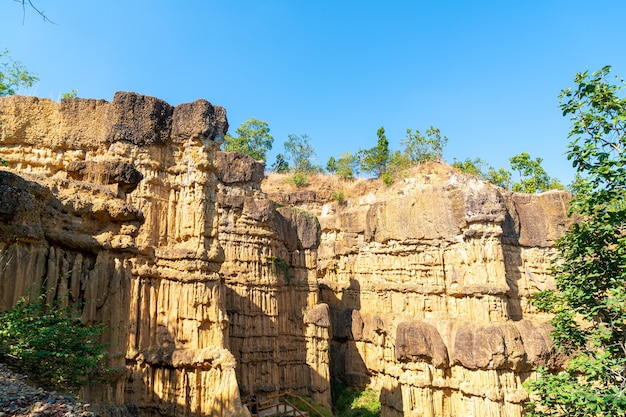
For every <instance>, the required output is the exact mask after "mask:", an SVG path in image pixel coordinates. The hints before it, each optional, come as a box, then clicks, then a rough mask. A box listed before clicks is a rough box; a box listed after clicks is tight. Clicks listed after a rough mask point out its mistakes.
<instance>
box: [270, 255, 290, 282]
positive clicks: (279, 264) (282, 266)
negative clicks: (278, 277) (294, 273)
mask: <svg viewBox="0 0 626 417" xmlns="http://www.w3.org/2000/svg"><path fill="white" fill-rule="evenodd" d="M267 260H268V262H269V263H270V265H272V269H273V270H274V273H275V274H278V271H279V270H280V271H282V273H283V277H284V278H285V281H287V284H291V275H289V264H288V263H287V261H285V260H284V259H283V258H281V257H280V256H268V257H267Z"/></svg>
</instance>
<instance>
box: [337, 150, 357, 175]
mask: <svg viewBox="0 0 626 417" xmlns="http://www.w3.org/2000/svg"><path fill="white" fill-rule="evenodd" d="M356 169H357V161H356V158H355V157H354V156H353V155H352V154H351V153H350V152H345V153H342V154H341V155H340V156H339V159H338V160H337V169H336V173H337V175H338V176H339V177H341V178H343V179H344V180H346V181H351V180H353V179H354V171H356Z"/></svg>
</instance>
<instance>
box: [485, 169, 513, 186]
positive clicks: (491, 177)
mask: <svg viewBox="0 0 626 417" xmlns="http://www.w3.org/2000/svg"><path fill="white" fill-rule="evenodd" d="M483 179H484V180H485V181H489V182H490V183H492V184H494V185H497V186H498V187H502V188H504V189H505V190H510V189H511V171H509V170H507V169H504V168H500V169H497V170H496V169H495V168H494V167H491V166H490V167H489V169H488V170H487V172H486V173H485V175H484V177H483Z"/></svg>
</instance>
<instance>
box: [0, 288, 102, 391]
mask: <svg viewBox="0 0 626 417" xmlns="http://www.w3.org/2000/svg"><path fill="white" fill-rule="evenodd" d="M104 331H105V328H104V326H103V325H97V326H94V325H85V324H83V323H82V322H81V320H80V319H79V318H77V317H76V307H60V306H58V305H54V306H50V305H46V304H45V295H42V296H40V297H38V298H37V299H35V300H34V301H29V300H28V299H27V298H22V299H20V300H19V301H18V302H17V304H16V305H15V306H14V307H13V308H11V309H9V310H7V311H4V312H2V313H0V359H2V360H3V361H5V362H6V363H7V364H9V365H11V366H12V367H14V368H15V369H16V370H17V371H19V372H23V373H26V374H29V375H31V376H32V377H33V378H35V379H36V380H37V381H38V382H39V383H41V384H42V385H44V386H45V387H46V388H49V389H56V390H63V391H69V392H76V391H77V390H78V389H79V388H80V387H82V386H84V385H87V384H88V383H89V382H90V381H93V380H94V376H97V375H98V374H99V372H98V370H99V369H100V365H101V362H102V360H103V359H104V357H105V356H106V345H104V344H101V343H99V342H98V341H97V339H98V336H99V335H101V334H102V333H103V332H104Z"/></svg>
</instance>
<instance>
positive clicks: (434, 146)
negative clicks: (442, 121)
mask: <svg viewBox="0 0 626 417" xmlns="http://www.w3.org/2000/svg"><path fill="white" fill-rule="evenodd" d="M447 143H448V138H447V137H445V136H441V131H440V130H439V129H437V128H436V127H434V126H431V127H429V128H428V129H427V130H426V136H424V135H422V133H421V132H420V131H419V130H416V131H415V133H413V131H412V130H411V129H407V131H406V138H405V139H404V141H403V142H402V144H403V145H404V153H405V155H406V156H407V158H409V160H410V161H411V163H412V164H419V163H421V162H426V161H439V160H441V158H443V150H444V149H445V147H446V145H447Z"/></svg>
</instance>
